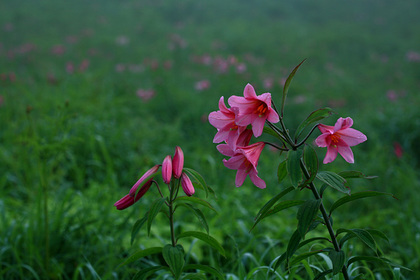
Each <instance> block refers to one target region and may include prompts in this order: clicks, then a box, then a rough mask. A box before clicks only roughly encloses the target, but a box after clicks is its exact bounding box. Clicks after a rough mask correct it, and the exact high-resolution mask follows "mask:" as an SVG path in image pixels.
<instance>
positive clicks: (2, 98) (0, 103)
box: [0, 95, 4, 107]
mask: <svg viewBox="0 0 420 280" xmlns="http://www.w3.org/2000/svg"><path fill="white" fill-rule="evenodd" d="M3 103H4V97H3V95H0V107H1V106H2V105H3Z"/></svg>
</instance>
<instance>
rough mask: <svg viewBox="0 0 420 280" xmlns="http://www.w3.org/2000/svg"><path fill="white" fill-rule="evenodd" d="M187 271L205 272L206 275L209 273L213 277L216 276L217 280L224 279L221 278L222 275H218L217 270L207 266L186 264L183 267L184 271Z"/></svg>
mask: <svg viewBox="0 0 420 280" xmlns="http://www.w3.org/2000/svg"><path fill="white" fill-rule="evenodd" d="M187 270H202V271H205V272H207V273H210V274H212V275H214V276H216V277H217V278H218V279H221V280H223V279H225V277H224V276H223V274H222V273H220V272H219V271H218V270H217V269H215V268H213V267H211V266H207V265H202V264H187V265H186V266H185V267H184V271H187Z"/></svg>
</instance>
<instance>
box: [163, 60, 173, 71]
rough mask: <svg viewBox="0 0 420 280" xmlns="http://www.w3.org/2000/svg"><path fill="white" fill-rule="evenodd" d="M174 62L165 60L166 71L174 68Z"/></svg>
mask: <svg viewBox="0 0 420 280" xmlns="http://www.w3.org/2000/svg"><path fill="white" fill-rule="evenodd" d="M172 64H173V63H172V61H171V60H165V61H164V62H163V68H165V70H169V69H171V68H172Z"/></svg>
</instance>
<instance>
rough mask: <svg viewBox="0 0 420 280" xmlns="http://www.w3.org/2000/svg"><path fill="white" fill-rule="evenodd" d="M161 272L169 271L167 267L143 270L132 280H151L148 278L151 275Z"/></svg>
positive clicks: (153, 267)
mask: <svg viewBox="0 0 420 280" xmlns="http://www.w3.org/2000/svg"><path fill="white" fill-rule="evenodd" d="M159 270H169V268H168V267H167V266H161V265H160V266H152V267H148V268H142V269H141V270H140V271H139V272H137V273H136V275H134V277H133V279H131V280H144V279H150V278H148V277H149V276H150V275H152V274H153V273H155V272H158V271H159Z"/></svg>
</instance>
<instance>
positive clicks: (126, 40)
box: [115, 35, 130, 46]
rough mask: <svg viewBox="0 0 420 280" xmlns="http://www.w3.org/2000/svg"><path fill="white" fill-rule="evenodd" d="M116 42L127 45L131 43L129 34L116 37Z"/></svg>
mask: <svg viewBox="0 0 420 280" xmlns="http://www.w3.org/2000/svg"><path fill="white" fill-rule="evenodd" d="M115 43H116V44H117V45H120V46H125V45H128V44H129V43H130V39H129V38H128V37H127V36H124V35H121V36H118V37H117V38H116V39H115Z"/></svg>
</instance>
